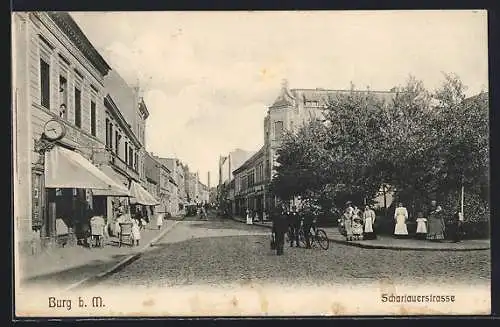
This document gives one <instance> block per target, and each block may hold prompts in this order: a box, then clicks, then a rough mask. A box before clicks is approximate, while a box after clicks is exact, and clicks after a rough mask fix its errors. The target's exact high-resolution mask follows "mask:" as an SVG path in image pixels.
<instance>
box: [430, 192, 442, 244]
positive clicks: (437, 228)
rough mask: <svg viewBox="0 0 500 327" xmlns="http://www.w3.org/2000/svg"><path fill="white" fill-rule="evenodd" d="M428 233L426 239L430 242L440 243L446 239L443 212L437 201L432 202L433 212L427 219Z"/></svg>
mask: <svg viewBox="0 0 500 327" xmlns="http://www.w3.org/2000/svg"><path fill="white" fill-rule="evenodd" d="M427 220H428V226H427V227H428V231H427V236H426V238H427V239H428V240H430V241H437V242H440V241H442V240H443V239H444V231H445V224H444V219H443V210H442V208H441V206H438V205H437V202H436V201H432V202H431V211H430V212H429V215H428V217H427Z"/></svg>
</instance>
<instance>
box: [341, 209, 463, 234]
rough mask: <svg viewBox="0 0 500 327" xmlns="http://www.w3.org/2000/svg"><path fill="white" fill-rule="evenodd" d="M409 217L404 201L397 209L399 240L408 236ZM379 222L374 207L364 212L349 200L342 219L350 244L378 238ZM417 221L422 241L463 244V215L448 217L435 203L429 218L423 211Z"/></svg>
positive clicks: (456, 214) (396, 230) (343, 231)
mask: <svg viewBox="0 0 500 327" xmlns="http://www.w3.org/2000/svg"><path fill="white" fill-rule="evenodd" d="M408 218H409V215H408V210H407V209H406V207H404V206H403V203H402V202H399V203H398V205H397V206H396V209H395V210H394V236H395V237H397V238H405V237H408V235H409V233H408V227H407V224H408ZM375 219H376V215H375V211H374V210H373V209H371V208H370V206H368V205H367V206H365V209H364V211H363V212H361V210H359V209H358V208H357V207H356V206H354V205H353V204H352V202H350V201H349V202H347V204H346V209H345V211H344V213H343V215H342V217H341V219H339V230H340V232H341V234H343V235H344V236H345V237H346V240H347V241H353V240H363V239H375V238H376V234H375V230H374V224H375ZM415 221H416V223H417V227H416V231H415V236H416V238H418V239H423V240H431V241H441V240H444V239H445V237H448V238H450V239H451V240H452V241H454V242H460V241H461V237H462V234H463V232H462V223H463V214H462V213H461V212H459V211H457V212H456V213H455V214H453V215H446V214H445V212H444V211H443V209H442V207H441V206H439V205H437V201H435V200H433V201H431V208H430V210H429V212H428V214H427V217H424V215H423V214H422V212H418V214H417V217H416V219H415Z"/></svg>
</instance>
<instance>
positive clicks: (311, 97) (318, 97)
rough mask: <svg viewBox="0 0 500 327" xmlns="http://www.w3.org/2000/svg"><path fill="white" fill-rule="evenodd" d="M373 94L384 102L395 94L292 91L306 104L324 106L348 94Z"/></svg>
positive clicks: (320, 90)
mask: <svg viewBox="0 0 500 327" xmlns="http://www.w3.org/2000/svg"><path fill="white" fill-rule="evenodd" d="M352 92H354V93H358V94H359V93H361V94H373V95H375V96H376V97H377V98H379V99H381V100H384V101H386V102H387V101H391V100H392V99H394V97H395V95H396V92H391V91H372V90H327V89H292V90H291V93H292V94H293V95H294V97H295V98H296V99H297V100H298V101H301V102H302V103H304V104H306V102H309V101H310V102H317V105H319V106H323V105H326V104H327V103H328V101H329V99H330V98H331V97H336V96H338V95H348V94H350V93H352Z"/></svg>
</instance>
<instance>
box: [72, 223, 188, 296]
mask: <svg viewBox="0 0 500 327" xmlns="http://www.w3.org/2000/svg"><path fill="white" fill-rule="evenodd" d="M180 221H182V219H181V220H175V221H174V222H173V223H172V224H171V225H170V226H167V228H165V229H164V230H163V231H161V232H160V233H159V234H158V235H157V236H155V237H154V238H153V239H152V240H151V241H149V242H148V243H147V244H146V245H144V246H143V247H142V248H141V249H140V250H139V251H137V252H136V253H134V254H131V255H129V256H128V257H126V258H125V259H123V260H122V261H120V262H118V263H117V264H115V265H114V266H113V267H111V268H110V269H108V270H106V271H104V272H102V273H99V274H97V275H94V276H90V277H87V278H85V279H82V280H81V281H79V282H76V283H74V284H72V285H70V286H68V287H67V288H65V289H64V291H73V290H75V289H77V288H79V287H82V286H84V285H89V284H97V283H98V282H99V281H100V280H102V279H104V278H106V277H108V276H109V275H111V274H113V273H115V272H117V271H118V270H120V269H121V268H123V267H125V266H126V265H129V264H131V263H132V262H134V261H135V260H137V259H139V258H140V257H141V256H142V255H143V254H144V252H146V250H147V249H148V248H150V247H152V246H154V245H155V243H156V242H158V240H159V239H161V238H162V237H163V236H165V234H167V233H168V232H169V231H171V230H172V229H173V228H174V226H175V225H177V224H178V223H179V222H180Z"/></svg>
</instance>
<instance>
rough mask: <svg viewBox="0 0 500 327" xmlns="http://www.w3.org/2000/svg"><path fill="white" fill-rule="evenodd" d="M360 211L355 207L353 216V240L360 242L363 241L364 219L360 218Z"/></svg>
mask: <svg viewBox="0 0 500 327" xmlns="http://www.w3.org/2000/svg"><path fill="white" fill-rule="evenodd" d="M359 212H360V210H359V209H358V208H357V207H354V212H353V215H352V218H351V219H352V225H351V226H352V236H353V239H354V240H356V241H358V240H362V239H363V219H362V218H361V217H360V216H359Z"/></svg>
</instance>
